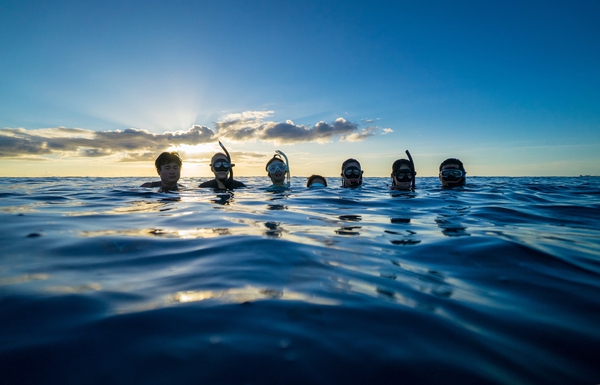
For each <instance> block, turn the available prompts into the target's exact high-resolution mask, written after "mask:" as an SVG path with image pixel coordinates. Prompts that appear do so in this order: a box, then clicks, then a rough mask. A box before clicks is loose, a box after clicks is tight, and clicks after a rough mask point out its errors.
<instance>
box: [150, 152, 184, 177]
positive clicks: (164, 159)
mask: <svg viewBox="0 0 600 385" xmlns="http://www.w3.org/2000/svg"><path fill="white" fill-rule="evenodd" d="M169 163H177V165H178V166H179V167H181V165H182V163H183V162H182V161H181V158H180V157H179V154H178V153H177V152H166V151H165V152H163V153H162V154H160V155H159V156H158V158H156V160H155V161H154V165H155V166H156V171H158V172H159V173H160V168H161V167H162V166H164V165H165V164H169Z"/></svg>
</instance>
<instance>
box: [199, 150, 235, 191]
mask: <svg viewBox="0 0 600 385" xmlns="http://www.w3.org/2000/svg"><path fill="white" fill-rule="evenodd" d="M219 144H220V145H221V148H223V150H224V151H225V154H223V153H222V152H217V153H216V154H215V155H213V157H212V159H211V160H210V171H212V172H213V174H214V175H215V179H212V180H209V181H206V182H203V183H201V184H200V185H199V186H198V187H208V188H213V189H217V190H232V189H234V188H239V187H246V185H245V184H244V183H242V182H240V181H237V180H234V179H233V166H235V164H233V163H231V157H230V156H229V152H227V149H225V147H224V146H223V144H221V142H219Z"/></svg>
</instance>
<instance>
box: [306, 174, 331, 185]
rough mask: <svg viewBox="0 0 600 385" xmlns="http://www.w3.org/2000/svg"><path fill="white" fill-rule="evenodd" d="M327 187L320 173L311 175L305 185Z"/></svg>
mask: <svg viewBox="0 0 600 385" xmlns="http://www.w3.org/2000/svg"><path fill="white" fill-rule="evenodd" d="M312 186H314V187H327V180H326V179H325V177H324V176H321V175H311V176H309V177H308V180H307V181H306V187H312Z"/></svg>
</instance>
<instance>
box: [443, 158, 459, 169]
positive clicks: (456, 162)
mask: <svg viewBox="0 0 600 385" xmlns="http://www.w3.org/2000/svg"><path fill="white" fill-rule="evenodd" d="M449 164H456V165H458V167H460V169H461V170H462V171H465V167H464V166H463V164H462V162H461V161H460V160H458V159H456V158H448V159H446V160H445V161H443V162H442V164H440V171H442V168H443V167H444V166H447V165H449Z"/></svg>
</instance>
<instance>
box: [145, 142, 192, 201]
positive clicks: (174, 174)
mask: <svg viewBox="0 0 600 385" xmlns="http://www.w3.org/2000/svg"><path fill="white" fill-rule="evenodd" d="M182 164H183V162H182V161H181V158H180V157H179V154H178V153H177V152H166V151H165V152H163V153H161V154H160V155H159V156H158V158H156V160H155V161H154V165H155V166H156V172H157V173H158V175H159V176H160V181H157V182H146V183H144V184H142V185H141V186H140V187H150V188H152V187H160V189H159V191H162V192H166V191H175V190H179V188H180V187H183V186H181V185H179V184H178V183H177V182H178V181H179V177H180V176H181V167H182Z"/></svg>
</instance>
